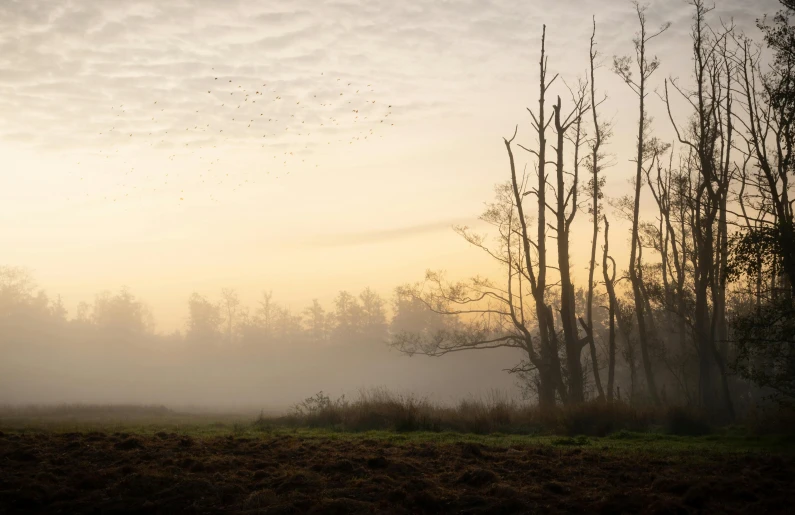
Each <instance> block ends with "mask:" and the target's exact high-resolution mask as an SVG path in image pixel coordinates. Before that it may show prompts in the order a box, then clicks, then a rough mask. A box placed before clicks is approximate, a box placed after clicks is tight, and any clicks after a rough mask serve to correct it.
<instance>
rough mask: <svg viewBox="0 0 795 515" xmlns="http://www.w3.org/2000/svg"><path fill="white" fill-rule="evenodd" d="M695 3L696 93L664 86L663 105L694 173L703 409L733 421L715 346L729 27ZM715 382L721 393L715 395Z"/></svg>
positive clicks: (696, 321) (727, 148) (728, 114)
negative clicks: (682, 120) (674, 103)
mask: <svg viewBox="0 0 795 515" xmlns="http://www.w3.org/2000/svg"><path fill="white" fill-rule="evenodd" d="M692 4H693V6H694V8H695V14H694V21H693V30H692V39H693V66H694V69H693V72H694V79H695V89H694V90H693V91H690V92H686V91H684V90H683V89H682V88H680V87H679V86H678V85H677V84H676V82H675V81H666V84H665V101H666V105H667V107H668V114H669V118H670V119H671V124H672V125H673V127H674V129H675V131H676V134H677V139H678V140H679V142H680V143H682V144H683V145H685V146H686V147H688V148H689V149H690V151H692V155H693V157H694V160H693V163H694V165H695V170H693V171H694V172H695V173H696V181H695V191H694V196H693V199H692V202H693V209H692V212H693V217H694V220H693V223H692V225H691V231H692V233H693V236H694V246H693V248H694V251H695V263H694V290H695V292H694V293H695V309H694V315H693V330H694V334H695V338H696V340H697V346H698V356H699V392H700V402H701V404H702V406H703V407H704V408H705V409H711V410H712V409H715V407H716V406H718V404H722V405H723V407H724V409H725V414H726V415H727V416H728V417H729V418H733V417H734V408H733V405H732V402H731V396H730V394H729V388H728V379H727V374H728V372H727V366H726V359H725V357H724V356H722V355H721V353H720V351H719V349H718V347H717V343H716V338H717V334H716V333H717V328H718V327H719V326H723V325H725V297H724V296H723V295H724V294H723V292H720V291H719V289H720V286H719V283H720V282H721V279H720V278H719V275H720V274H721V270H724V271H725V254H724V255H721V248H720V246H721V244H720V239H721V232H724V233H725V231H726V220H725V210H726V200H725V197H726V196H727V195H728V187H729V167H730V163H731V148H732V145H731V144H730V142H731V139H732V127H733V126H732V121H733V115H732V92H731V89H730V88H731V82H729V81H730V77H727V76H726V72H724V69H725V68H724V67H725V66H728V64H726V62H725V61H726V60H727V58H726V55H725V53H724V54H722V53H721V48H722V47H723V45H725V40H726V38H727V37H728V34H729V33H730V32H731V28H728V29H726V30H725V31H723V32H721V33H714V32H713V31H711V30H710V28H709V27H708V26H707V24H706V15H707V13H709V11H710V10H711V9H708V8H707V7H705V5H704V2H703V1H702V0H693V2H692ZM669 83H670V85H671V86H672V87H673V88H675V89H676V90H677V91H678V92H679V93H680V94H681V96H682V97H683V98H684V99H685V100H686V101H687V102H688V104H689V105H690V106H691V108H692V110H693V113H692V118H691V122H690V124H689V127H690V128H689V130H688V131H687V132H683V131H682V130H680V129H679V126H678V124H677V123H676V122H675V121H674V118H673V115H672V114H671V101H670V97H669V93H668V85H669ZM721 211H724V213H723V215H721ZM722 217H723V219H722V224H723V225H722V226H721V218H722ZM716 225H717V227H716ZM716 229H717V234H716ZM723 237H725V236H723ZM721 263H723V266H722V264H721ZM723 282H724V284H725V281H723ZM716 371H717V374H716ZM716 375H717V377H716ZM716 380H718V381H719V384H720V386H719V390H720V393H718V392H717V391H716V385H715V383H716Z"/></svg>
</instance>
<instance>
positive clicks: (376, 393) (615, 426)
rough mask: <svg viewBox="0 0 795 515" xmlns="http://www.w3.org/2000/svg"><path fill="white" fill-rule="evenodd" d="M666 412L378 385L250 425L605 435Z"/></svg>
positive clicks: (653, 422) (646, 425)
mask: <svg viewBox="0 0 795 515" xmlns="http://www.w3.org/2000/svg"><path fill="white" fill-rule="evenodd" d="M666 417H667V413H666V412H664V411H644V410H638V409H633V408H630V407H629V406H627V405H626V404H622V403H612V404H608V403H604V402H590V403H585V404H581V405H578V406H574V407H556V408H554V409H546V410H544V409H540V408H538V407H537V406H535V405H531V404H528V403H523V402H518V401H516V400H513V399H510V398H508V397H507V396H505V395H502V394H500V393H499V392H493V393H491V394H490V395H487V396H485V397H481V398H470V399H466V400H462V401H460V402H458V403H457V404H454V405H449V406H445V405H441V404H434V403H432V402H430V401H429V400H428V399H427V398H426V397H421V396H416V395H413V394H399V393H394V392H390V391H388V390H386V389H383V388H376V389H370V390H362V391H360V392H359V396H358V398H356V399H354V400H348V399H346V398H344V397H342V398H339V399H331V398H330V397H328V396H327V395H325V394H324V393H323V392H319V393H318V394H316V395H315V396H313V397H309V398H307V399H305V400H304V401H303V402H301V403H299V404H297V405H296V406H295V408H294V410H293V413H291V414H289V415H287V416H283V417H265V416H261V417H260V418H259V419H258V420H257V421H256V422H255V425H256V426H258V427H261V428H268V427H274V426H289V427H309V428H326V429H334V430H339V431H353V432H359V431H376V430H382V431H383V430H385V431H398V432H401V431H455V432H461V433H474V434H490V433H504V434H558V435H571V436H574V435H587V436H606V435H608V434H611V433H614V432H616V431H620V430H627V431H646V430H649V429H650V428H651V427H653V426H660V427H663V426H665V424H666Z"/></svg>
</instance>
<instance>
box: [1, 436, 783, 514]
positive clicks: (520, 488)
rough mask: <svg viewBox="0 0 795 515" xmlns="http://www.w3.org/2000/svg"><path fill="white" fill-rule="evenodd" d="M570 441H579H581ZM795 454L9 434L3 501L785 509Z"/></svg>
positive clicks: (77, 509)
mask: <svg viewBox="0 0 795 515" xmlns="http://www.w3.org/2000/svg"><path fill="white" fill-rule="evenodd" d="M572 447H574V448H572ZM793 478H795V459H793V458H792V457H777V456H767V455H762V454H759V455H743V456H733V455H728V454H723V455H721V454H713V455H706V456H699V457H698V459H693V457H692V456H689V455H686V454H681V455H671V456H668V457H660V458H657V459H651V458H650V457H649V456H648V455H644V454H641V453H624V454H615V453H607V452H604V451H603V450H601V449H600V448H599V447H598V446H596V445H576V446H568V445H563V446H553V447H540V446H535V447H534V446H526V447H522V446H512V447H511V448H492V447H488V446H484V445H480V444H474V443H463V444H435V443H421V444H406V445H395V444H392V443H388V442H380V441H377V440H373V439H365V440H355V439H351V440H340V439H334V440H331V439H327V440H324V439H312V440H306V439H302V438H300V437H298V436H290V435H284V434H281V435H273V434H270V435H267V434H266V435H263V437H262V438H259V439H244V438H227V437H213V438H198V437H197V438H192V437H187V436H179V435H177V434H174V433H157V434H155V435H153V436H134V435H130V434H126V433H116V434H106V433H88V434H79V433H71V434H47V433H38V434H29V433H26V434H0V513H10V514H22V513H25V514H36V513H77V514H80V513H111V512H113V513H184V512H191V513H395V514H414V513H470V514H474V513H482V514H487V513H517V514H520V513H533V512H539V513H696V512H703V513H712V512H729V513H787V512H788V510H789V509H790V508H791V502H790V500H789V497H790V495H791V493H790V492H791V491H792V490H793V487H794V486H795V481H794V480H793Z"/></svg>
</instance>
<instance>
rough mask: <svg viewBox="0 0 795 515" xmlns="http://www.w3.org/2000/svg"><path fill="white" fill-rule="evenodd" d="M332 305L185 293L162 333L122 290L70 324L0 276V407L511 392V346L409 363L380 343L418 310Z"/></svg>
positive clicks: (29, 286)
mask: <svg viewBox="0 0 795 515" xmlns="http://www.w3.org/2000/svg"><path fill="white" fill-rule="evenodd" d="M335 301H336V302H335V303H334V305H332V306H326V307H324V306H321V305H320V303H316V304H314V305H313V304H312V302H309V303H308V305H309V307H308V308H307V309H306V310H305V311H304V312H302V313H298V312H291V311H290V310H288V309H287V308H284V307H281V306H280V305H279V303H278V299H274V298H273V296H272V294H263V296H262V299H261V300H260V302H259V303H258V305H256V306H252V307H248V306H243V305H241V304H240V303H239V301H238V300H237V295H236V293H235V292H234V291H232V290H224V291H223V292H222V294H221V293H219V295H217V298H216V299H212V300H211V299H208V298H205V297H203V296H200V295H198V294H196V295H193V296H191V297H190V301H189V302H188V303H186V306H185V307H186V311H189V319H188V324H187V325H186V327H185V328H184V329H183V331H181V332H175V333H173V334H168V335H163V334H156V333H155V332H153V316H152V313H151V312H150V311H149V310H148V308H147V307H146V305H145V304H144V303H143V302H142V301H141V300H139V299H138V298H136V297H135V295H134V294H133V293H131V292H130V291H127V290H123V291H119V292H112V293H111V292H105V293H101V294H98V295H97V296H96V298H95V299H94V300H93V301H92V302H91V303H90V304H89V303H83V304H81V306H80V307H79V309H78V310H77V313H76V314H75V315H73V316H69V315H68V314H67V312H66V311H65V310H64V308H63V306H62V304H60V301H59V299H58V298H57V297H55V298H50V297H48V296H47V294H46V293H44V292H43V291H41V290H38V289H37V288H36V286H35V285H34V282H33V278H32V277H31V276H30V274H29V273H28V272H27V271H25V270H24V269H18V268H10V267H4V268H0V309H1V310H2V311H1V312H2V313H3V314H4V316H3V317H2V318H0V354H2V356H3V359H2V360H0V403H6V404H59V403H85V404H118V403H126V404H130V403H132V404H165V405H167V406H169V407H175V408H180V407H181V408H192V409H199V408H203V409H224V410H229V409H232V410H238V411H242V410H245V411H253V410H261V409H263V410H266V411H275V412H278V411H285V410H289V409H290V407H291V406H292V405H293V404H295V403H297V402H299V401H301V400H303V399H304V398H306V397H309V396H311V395H314V394H315V393H317V392H319V391H323V392H324V393H326V394H328V395H330V396H331V397H332V398H338V397H340V396H342V395H345V396H346V397H347V398H351V397H354V398H355V397H356V396H357V394H358V392H359V391H360V390H363V389H364V390H369V389H371V388H387V389H389V390H390V391H392V392H395V393H402V394H407V395H409V394H413V395H417V396H419V397H428V398H430V399H432V400H434V401H437V402H441V403H449V402H455V401H457V400H460V399H463V398H467V397H481V396H485V395H489V394H490V393H491V392H493V391H494V390H499V391H501V392H502V393H503V394H505V395H509V396H518V395H519V394H520V391H519V389H518V388H517V386H516V379H515V378H514V377H511V376H509V375H508V374H506V373H505V372H504V371H503V369H506V368H510V367H512V366H513V365H514V364H515V362H516V361H517V352H516V351H515V350H504V351H499V350H494V351H487V352H480V353H477V355H475V354H473V353H458V354H453V355H449V356H445V357H442V358H431V357H425V356H413V357H408V356H406V355H403V354H401V353H399V352H398V351H397V350H394V349H391V348H390V347H389V345H388V339H389V334H390V332H395V331H401V330H411V331H422V330H423V329H427V328H428V325H429V324H433V321H432V319H431V317H429V313H428V312H427V311H426V310H423V309H422V307H421V306H418V305H416V303H414V304H412V302H411V301H410V300H408V299H400V300H399V299H398V297H394V298H393V299H392V302H389V301H388V300H384V299H382V298H381V297H380V296H379V295H377V294H376V293H374V292H373V291H371V290H365V291H364V292H361V294H356V295H353V294H348V293H347V292H342V293H340V294H339V295H338V296H337V298H336V299H335ZM390 304H391V305H390Z"/></svg>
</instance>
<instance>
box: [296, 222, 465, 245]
mask: <svg viewBox="0 0 795 515" xmlns="http://www.w3.org/2000/svg"><path fill="white" fill-rule="evenodd" d="M474 221H475V220H474V219H460V218H457V219H450V220H442V221H438V222H429V223H424V224H417V225H409V226H405V227H397V228H393V229H382V230H375V231H361V232H349V233H337V234H318V235H315V236H312V237H311V238H310V239H307V240H304V241H302V242H301V243H300V244H299V246H301V247H318V248H324V247H348V246H354V245H370V244H374V243H383V242H388V241H394V240H400V239H407V238H410V237H412V236H417V235H421V234H430V233H436V232H440V231H450V230H451V229H452V228H453V227H454V226H456V225H460V224H467V223H473V222H474Z"/></svg>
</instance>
